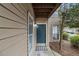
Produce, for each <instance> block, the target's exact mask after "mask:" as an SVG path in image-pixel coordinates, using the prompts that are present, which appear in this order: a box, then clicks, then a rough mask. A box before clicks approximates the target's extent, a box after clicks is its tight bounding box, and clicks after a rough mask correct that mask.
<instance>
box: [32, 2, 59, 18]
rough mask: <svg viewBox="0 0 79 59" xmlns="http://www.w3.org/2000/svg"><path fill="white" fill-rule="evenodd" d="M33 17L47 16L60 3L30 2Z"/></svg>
mask: <svg viewBox="0 0 79 59" xmlns="http://www.w3.org/2000/svg"><path fill="white" fill-rule="evenodd" d="M32 6H33V9H34V13H35V17H36V18H38V17H43V18H48V17H50V16H51V15H52V13H53V12H54V11H55V10H56V9H57V8H58V7H59V6H60V3H32Z"/></svg>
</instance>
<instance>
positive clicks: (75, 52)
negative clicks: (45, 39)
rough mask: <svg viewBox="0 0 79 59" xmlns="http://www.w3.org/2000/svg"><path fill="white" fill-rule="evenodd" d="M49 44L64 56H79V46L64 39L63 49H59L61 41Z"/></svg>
mask: <svg viewBox="0 0 79 59" xmlns="http://www.w3.org/2000/svg"><path fill="white" fill-rule="evenodd" d="M49 46H50V48H51V49H52V50H55V51H56V52H58V53H60V54H61V55H63V56H79V48H75V47H73V46H71V44H70V42H69V41H66V40H62V45H61V50H60V49H59V47H60V46H59V42H50V43H49Z"/></svg>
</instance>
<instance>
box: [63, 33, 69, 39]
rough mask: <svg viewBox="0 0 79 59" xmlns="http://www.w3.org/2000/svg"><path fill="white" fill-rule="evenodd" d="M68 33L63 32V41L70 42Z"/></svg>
mask: <svg viewBox="0 0 79 59" xmlns="http://www.w3.org/2000/svg"><path fill="white" fill-rule="evenodd" d="M68 36H69V35H68V33H67V32H63V39H64V40H68Z"/></svg>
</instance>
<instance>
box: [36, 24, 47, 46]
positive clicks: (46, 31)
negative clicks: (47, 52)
mask: <svg viewBox="0 0 79 59" xmlns="http://www.w3.org/2000/svg"><path fill="white" fill-rule="evenodd" d="M36 24H45V25H46V43H45V44H44V43H38V44H37V45H43V46H44V45H45V46H46V44H47V23H36ZM36 37H37V36H36ZM36 40H37V39H36ZM36 43H37V42H36Z"/></svg>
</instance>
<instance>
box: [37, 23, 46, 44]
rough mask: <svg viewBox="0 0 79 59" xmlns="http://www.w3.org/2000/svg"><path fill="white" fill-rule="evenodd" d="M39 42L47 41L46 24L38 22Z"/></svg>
mask: <svg viewBox="0 0 79 59" xmlns="http://www.w3.org/2000/svg"><path fill="white" fill-rule="evenodd" d="M37 43H46V24H38V28H37Z"/></svg>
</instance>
